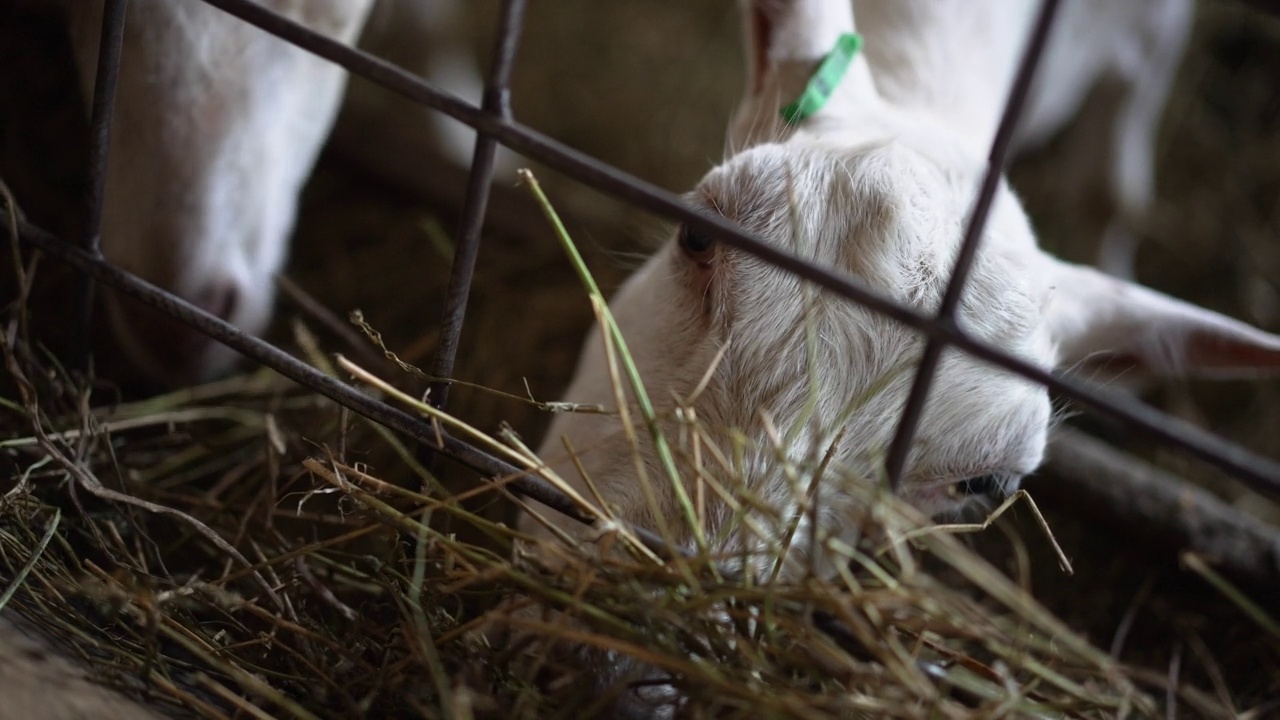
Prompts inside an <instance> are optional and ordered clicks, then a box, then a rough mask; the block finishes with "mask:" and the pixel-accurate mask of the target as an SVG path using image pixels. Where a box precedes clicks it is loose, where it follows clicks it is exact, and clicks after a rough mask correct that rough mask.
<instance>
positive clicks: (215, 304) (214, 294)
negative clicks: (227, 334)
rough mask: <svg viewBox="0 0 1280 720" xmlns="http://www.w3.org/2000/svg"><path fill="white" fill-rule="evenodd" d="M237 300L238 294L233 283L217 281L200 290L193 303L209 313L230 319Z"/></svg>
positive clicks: (233, 313) (238, 300)
mask: <svg viewBox="0 0 1280 720" xmlns="http://www.w3.org/2000/svg"><path fill="white" fill-rule="evenodd" d="M239 302H240V294H239V292H238V291H237V290H236V286H235V285H232V284H222V283H218V284H215V285H212V286H210V287H208V288H206V289H205V290H204V291H203V292H201V293H200V296H199V297H198V298H196V303H195V304H196V306H197V307H199V308H200V309H201V310H204V311H205V312H208V313H209V314H211V315H215V316H217V317H219V318H221V319H223V320H231V318H232V317H233V316H234V315H235V312H236V306H237V305H238V304H239Z"/></svg>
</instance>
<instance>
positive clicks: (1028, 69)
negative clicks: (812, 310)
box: [885, 0, 1058, 493]
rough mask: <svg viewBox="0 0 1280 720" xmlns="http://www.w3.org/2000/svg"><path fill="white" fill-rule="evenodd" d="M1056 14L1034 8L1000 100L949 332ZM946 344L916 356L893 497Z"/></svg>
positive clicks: (891, 467) (1048, 6) (943, 315)
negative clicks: (1017, 60) (1006, 96)
mask: <svg viewBox="0 0 1280 720" xmlns="http://www.w3.org/2000/svg"><path fill="white" fill-rule="evenodd" d="M1057 11H1058V0H1044V1H1043V2H1042V3H1041V5H1040V12H1039V14H1038V15H1037V16H1036V22H1035V26H1034V29H1033V30H1032V33H1031V41H1030V42H1029V43H1028V44H1027V48H1026V50H1025V51H1023V55H1022V61H1021V62H1020V63H1019V65H1018V74H1017V76H1016V77H1015V78H1014V81H1013V88H1012V89H1011V90H1010V92H1009V99H1008V101H1007V102H1005V106H1004V114H1003V115H1002V116H1001V117H1000V125H999V127H998V129H997V130H996V137H995V141H994V142H993V143H992V144H991V153H990V155H988V157H987V171H986V174H985V175H984V176H983V178H982V185H981V187H980V189H979V190H978V197H977V199H976V200H975V201H974V205H973V214H972V215H971V216H970V217H969V225H968V227H966V228H965V234H964V239H963V240H962V241H961V244H960V252H959V253H958V254H957V255H956V262H955V267H954V268H953V269H952V271H951V279H950V280H949V281H948V282H947V290H946V293H945V294H944V295H943V297H942V305H941V307H939V308H938V315H937V317H938V322H940V323H943V324H946V325H950V326H951V327H953V328H954V327H955V324H956V312H957V310H958V309H959V307H960V298H961V296H962V295H963V294H964V286H965V282H966V281H967V280H968V279H969V270H970V269H971V268H972V267H973V259H974V257H976V256H977V252H978V246H979V245H980V244H981V242H982V231H983V230H984V229H985V227H986V224H987V215H988V214H989V213H990V211H991V204H992V202H993V201H994V200H995V194H996V188H997V187H999V184H1000V179H1001V177H1002V176H1003V173H1004V168H1005V164H1006V163H1007V162H1008V157H1009V145H1010V143H1011V142H1012V141H1013V132H1014V130H1015V129H1016V128H1017V125H1018V118H1019V116H1020V115H1021V114H1022V107H1023V105H1025V104H1026V100H1027V95H1028V93H1029V92H1030V90H1031V81H1032V80H1033V79H1034V78H1035V73H1036V68H1037V67H1038V66H1039V64H1040V57H1041V56H1042V55H1043V54H1044V48H1045V44H1046V42H1047V41H1048V39H1049V31H1050V30H1051V29H1052V28H1053V19H1054V17H1055V16H1056V14H1057ZM946 346H947V342H946V341H945V340H943V339H940V338H937V337H930V338H929V340H928V342H927V343H926V344H925V348H924V354H923V355H922V356H921V358H920V367H919V369H918V370H917V371H916V378H915V382H914V383H913V384H912V386H911V394H910V395H908V396H907V404H906V407H904V408H903V411H902V418H901V420H900V421H899V422H898V430H897V432H896V434H895V435H894V438H893V444H892V445H890V446H889V454H888V457H887V458H886V459H885V473H886V474H887V475H888V477H889V486H890V487H891V488H892V489H893V491H894V492H895V493H896V492H897V491H898V487H899V486H900V485H901V483H902V471H903V469H904V468H905V467H906V463H907V455H908V454H909V453H910V451H911V443H912V441H913V440H914V439H915V434H916V429H917V428H918V427H919V425H920V416H921V415H922V414H923V413H924V406H925V402H926V401H927V400H928V397H929V388H930V387H931V386H932V385H933V379H934V377H935V376H936V375H937V370H938V361H939V359H941V357H942V351H943V350H944V349H946Z"/></svg>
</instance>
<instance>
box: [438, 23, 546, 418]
mask: <svg viewBox="0 0 1280 720" xmlns="http://www.w3.org/2000/svg"><path fill="white" fill-rule="evenodd" d="M525 4H526V2H525V0H504V2H503V7H502V20H501V23H500V24H499V27H498V39H497V40H496V41H495V43H494V47H493V57H492V59H491V61H490V67H489V77H488V80H487V82H486V83H485V89H484V100H483V102H482V104H481V106H480V107H481V109H482V110H483V111H484V112H486V113H489V114H491V115H496V116H498V117H501V118H504V119H507V120H510V119H511V89H510V88H511V70H512V68H513V67H514V65H515V59H516V50H517V48H518V46H519V44H520V30H521V28H522V26H523V25H524V9H525ZM497 151H498V142H497V140H495V139H494V138H493V136H492V135H491V134H489V133H486V132H485V131H483V130H481V131H480V132H479V134H478V135H477V136H476V148H475V155H474V156H473V157H472V159H471V172H470V174H469V175H468V176H467V196H466V199H465V200H464V201H463V205H462V220H461V222H460V223H459V227H458V240H457V242H456V243H455V246H454V252H453V267H452V269H451V270H450V273H449V288H448V291H447V295H446V297H445V302H444V315H443V317H442V318H441V320H440V341H439V344H438V345H437V347H436V356H435V362H434V364H433V365H432V367H431V374H432V375H433V376H434V377H435V378H436V379H435V380H434V381H432V383H431V389H430V394H429V395H428V400H429V401H430V402H431V404H432V405H434V406H436V407H438V408H442V409H443V408H444V407H445V405H446V404H447V403H448V400H449V385H450V379H451V378H452V377H453V365H454V361H455V359H456V358H457V356H458V343H459V341H460V338H461V336H462V324H463V322H464V321H465V320H466V314H467V300H468V299H469V298H470V296H471V279H472V278H473V277H474V276H475V270H476V257H477V255H479V252H480V233H481V231H482V230H483V229H484V215H485V208H486V207H487V205H488V203H489V186H490V185H491V184H492V183H493V172H494V159H495V157H496V156H497Z"/></svg>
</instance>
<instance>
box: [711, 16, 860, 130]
mask: <svg viewBox="0 0 1280 720" xmlns="http://www.w3.org/2000/svg"><path fill="white" fill-rule="evenodd" d="M740 5H741V9H742V21H743V30H744V40H745V45H746V52H745V56H746V63H747V67H746V77H747V88H746V92H745V93H744V96H743V99H742V105H741V106H740V107H739V109H738V114H737V116H736V117H735V119H734V122H733V125H732V127H731V128H730V133H729V141H730V143H731V145H732V146H733V147H732V149H733V150H734V151H735V152H736V151H741V150H743V149H745V148H748V147H751V146H752V145H756V144H759V143H761V142H766V141H769V140H781V139H783V138H784V137H785V136H786V135H787V134H788V133H789V131H790V130H791V129H792V126H788V125H787V124H786V123H784V122H782V120H781V117H780V115H779V112H780V110H781V109H782V107H783V106H784V105H786V104H787V103H789V102H791V101H793V100H795V99H796V98H797V97H798V96H799V95H800V93H801V91H803V89H804V87H805V84H806V83H807V82H808V81H809V78H810V77H811V76H812V74H813V72H814V70H815V69H816V68H817V67H818V64H819V63H820V62H821V61H822V59H823V58H824V57H826V55H827V53H829V52H831V50H832V48H834V47H835V46H836V40H837V39H839V37H840V36H841V35H842V34H844V33H852V32H854V20H853V3H852V2H851V0H741V3H740ZM859 99H860V100H861V101H862V103H863V104H864V105H865V103H866V102H868V101H869V100H870V99H878V96H876V94H875V86H874V84H873V83H872V81H871V69H870V67H869V66H868V65H867V60H866V57H865V56H864V55H863V54H862V53H857V54H855V55H854V57H853V61H852V62H851V64H850V66H849V69H848V70H847V71H846V73H845V76H844V78H843V79H842V80H841V82H840V85H839V86H838V87H837V88H835V91H834V93H833V95H832V97H831V100H830V101H829V102H828V104H827V106H826V107H825V108H824V109H823V110H822V111H820V112H819V113H817V114H815V115H814V117H815V118H816V117H821V116H839V115H840V114H841V111H842V109H847V108H850V107H855V106H856V105H857V101H858V100H859Z"/></svg>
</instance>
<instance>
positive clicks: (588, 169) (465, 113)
mask: <svg viewBox="0 0 1280 720" xmlns="http://www.w3.org/2000/svg"><path fill="white" fill-rule="evenodd" d="M200 1H201V2H206V3H208V4H210V5H213V6H215V7H218V8H220V9H222V10H224V11H226V12H228V13H231V14H232V15H235V16H236V17H239V18H241V19H242V20H245V21H246V22H249V23H251V24H253V25H256V26H258V27H259V28H262V29H263V30H265V31H267V32H269V33H271V34H273V35H276V36H277V37H280V38H282V39H284V40H287V41H289V42H290V43H293V44H294V45H297V46H299V47H301V48H303V49H305V50H307V51H309V52H311V53H314V54H316V55H318V56H320V57H323V58H325V59H327V60H329V61H331V62H334V63H336V64H338V65H341V66H342V67H344V68H346V69H347V70H348V71H350V72H353V73H357V74H359V75H361V76H362V77H364V78H366V79H368V80H369V81H371V82H374V83H377V84H379V85H382V86H383V87H385V88H387V89H389V90H391V91H393V92H396V93H398V94H400V95H403V96H405V97H407V98H409V99H411V100H414V101H416V102H418V103H420V104H422V105H425V106H427V107H431V108H434V109H436V110H439V111H441V112H443V113H445V114H446V115H448V116H450V117H452V118H454V119H456V120H459V121H461V122H463V123H465V124H467V125H469V126H471V127H473V128H476V129H477V130H480V131H482V132H485V133H488V134H490V135H492V136H493V137H494V138H496V139H498V140H499V141H500V142H501V143H502V144H503V145H506V146H507V147H509V148H512V149H513V150H515V151H517V152H520V153H522V154H524V155H525V156H527V157H529V158H532V159H534V160H537V161H539V162H541V163H543V164H545V165H546V166H547V167H550V168H552V169H554V170H557V171H559V172H563V173H565V174H566V175H569V176H571V177H573V178H575V179H577V180H579V181H580V182H583V183H586V184H589V185H591V186H592V187H593V188H594V189H596V190H597V191H600V192H605V193H607V194H610V195H613V196H614V197H617V198H619V199H621V200H624V201H627V202H630V203H632V204H634V205H637V206H639V207H643V208H646V209H648V210H651V211H653V212H656V213H659V214H661V215H664V216H666V217H669V218H672V219H675V220H678V221H681V222H684V223H687V224H688V225H689V226H690V227H693V228H694V229H696V230H700V231H702V232H705V233H708V234H710V235H711V236H712V237H715V238H716V239H718V240H720V241H722V242H724V243H725V244H726V245H729V246H731V247H734V248H737V249H740V250H742V251H744V252H748V253H751V254H752V255H755V256H756V257H758V258H760V259H761V260H764V261H765V262H768V263H771V264H773V265H775V266H777V267H779V268H782V269H784V270H787V271H789V272H792V273H794V274H796V275H797V276H798V277H801V278H803V279H805V280H808V281H810V282H813V283H815V284H817V285H819V286H821V287H823V288H825V289H827V290H829V291H831V292H834V293H836V294H838V295H840V296H842V297H845V298H848V299H849V300H852V301H854V302H857V303H859V304H860V305H862V306H864V307H866V308H868V309H870V310H873V311H875V312H878V313H881V314H883V315H885V316H886V317H890V318H892V319H894V320H896V321H898V322H901V323H903V324H904V325H907V326H909V327H913V328H916V329H918V330H921V331H922V332H924V333H925V334H926V335H927V337H928V338H929V339H931V340H946V341H948V342H949V343H950V344H952V345H954V346H955V347H957V348H959V349H961V350H964V351H965V352H968V353H970V354H972V355H974V356H975V357H978V358H981V359H982V360H985V361H987V362H989V363H991V364H993V365H996V366H997V367H1000V368H1003V369H1005V370H1009V371H1011V372H1014V373H1017V374H1018V375H1021V376H1023V377H1025V378H1028V379H1030V380H1032V381H1035V382H1038V383H1040V384H1042V385H1045V386H1047V387H1049V388H1050V389H1053V390H1055V391H1057V392H1059V393H1061V394H1062V395H1063V396H1065V397H1067V398H1069V399H1071V400H1073V401H1076V402H1077V403H1079V404H1080V405H1082V406H1084V407H1087V408H1090V409H1091V410H1094V411H1097V412H1100V413H1103V414H1104V415H1108V416H1110V417H1114V418H1117V419H1119V420H1121V421H1122V422H1125V423H1126V424H1128V425H1129V426H1131V427H1133V428H1137V429H1139V430H1141V431H1143V432H1146V433H1148V434H1150V435H1152V436H1154V437H1156V438H1159V439H1161V440H1163V441H1165V442H1168V443H1170V444H1171V445H1173V446H1175V447H1178V448H1181V449H1182V450H1184V451H1185V452H1187V453H1188V454H1190V455H1192V456H1194V457H1197V458H1199V459H1201V460H1203V461H1205V462H1207V463H1209V464H1210V465H1213V466H1215V467H1218V468H1220V469H1222V470H1224V471H1226V472H1228V473H1230V474H1231V475H1233V476H1235V477H1237V478H1239V479H1240V480H1241V481H1243V482H1245V483H1246V484H1247V485H1249V486H1250V487H1252V488H1254V489H1255V490H1257V491H1258V492H1261V493H1264V494H1266V495H1269V496H1270V497H1274V498H1280V463H1278V462H1276V461H1274V460H1270V459H1268V458H1265V457H1262V456H1260V455H1258V454H1257V453H1253V452H1250V451H1249V450H1246V449H1245V448H1243V447H1240V446H1239V445H1235V444H1234V443H1231V442H1228V441H1226V440H1223V439H1222V438H1220V437H1218V436H1216V435H1214V434H1213V433H1210V432H1207V431H1205V430H1202V429H1200V428H1197V427H1195V426H1193V425H1190V424H1188V423H1186V422H1183V421H1181V420H1178V419H1176V418H1172V417H1170V416H1168V415H1165V414H1163V413H1160V412H1158V411H1156V410H1154V409H1152V408H1151V407H1149V406H1147V405H1144V404H1142V403H1140V402H1138V401H1137V400H1134V399H1133V398H1131V397H1128V396H1124V395H1120V394H1119V393H1115V392H1113V391H1107V390H1105V389H1102V388H1098V387H1096V386H1092V385H1087V384H1085V383H1082V382H1080V381H1077V380H1074V379H1069V378H1065V377H1060V376H1057V375H1055V374H1053V373H1052V372H1050V371H1047V370H1045V369H1043V368H1041V367H1039V366H1036V365H1032V364H1031V363H1028V362H1027V361H1025V360H1023V359H1021V358H1017V357H1014V356H1012V355H1009V354H1008V353H1005V352H1003V351H1001V350H999V349H996V348H992V347H989V346H987V345H986V344H985V343H983V342H981V341H979V340H976V339H974V338H971V337H969V336H968V335H967V334H965V333H964V332H963V331H962V330H961V329H959V328H957V327H954V325H953V324H948V323H942V322H939V321H937V320H936V319H935V318H932V317H928V316H925V315H923V314H921V313H919V312H917V311H915V310H913V309H912V308H909V307H905V306H903V305H900V304H898V303H897V302H895V301H893V300H890V299H887V298H884V297H881V296H880V295H878V294H877V293H875V292H873V291H871V290H869V289H867V288H866V287H865V286H864V285H862V284H861V283H859V282H857V281H856V280H854V279H852V278H850V277H848V276H845V275H841V274H838V273H835V272H832V271H831V270H829V269H827V268H823V267H819V266H816V265H814V264H813V263H811V262H808V261H806V260H804V259H802V258H800V257H798V256H796V255H793V254H791V253H788V252H785V251H783V250H780V249H778V248H776V247H773V246H771V245H769V244H767V243H765V242H763V241H761V240H760V239H759V238H756V237H755V236H753V235H750V234H748V233H746V232H745V231H743V230H742V229H741V228H739V227H738V226H737V225H735V224H733V223H731V222H729V221H728V220H726V219H724V218H722V217H716V216H712V215H709V214H705V213H703V212H700V211H697V210H693V209H691V208H689V207H688V206H686V205H685V204H684V203H683V201H682V200H681V198H680V197H679V196H677V195H675V194H673V193H670V192H667V191H665V190H663V189H661V188H658V187H657V186H655V185H653V184H651V183H647V182H645V181H643V180H641V179H639V178H636V177H634V176H632V175H629V174H627V173H624V172H622V171H621V170H618V169H616V168H613V167H611V166H609V165H606V164H604V163H601V162H600V161H598V160H596V159H594V158H592V157H590V156H589V155H586V154H584V153H582V152H579V151H577V150H575V149H573V148H571V147H568V146H567V145H564V144H563V143H560V142H557V141H555V140H553V139H551V138H549V137H547V136H546V135H543V134H541V133H539V132H537V131H534V130H531V129H529V128H527V127H525V126H523V125H520V124H519V123H517V122H515V121H514V120H511V119H509V118H503V117H496V116H493V115H487V114H485V113H484V112H483V111H481V110H480V109H478V108H476V107H474V106H471V105H468V104H467V103H465V102H463V101H462V100H459V99H458V98H456V97H454V96H453V95H450V94H448V93H445V92H441V91H439V90H437V89H435V88H433V87H431V86H430V85H429V84H427V83H426V82H424V81H423V80H422V79H421V78H418V77H416V76H414V75H413V74H412V73H409V72H406V71H405V70H403V69H401V68H398V67H395V66H394V65H391V64H389V63H387V62H384V61H382V60H380V59H378V58H375V57H372V56H370V55H368V54H366V53H362V52H360V51H359V50H356V49H354V48H350V47H348V46H346V45H343V44H341V43H339V42H336V41H333V40H331V39H329V38H327V37H325V36H323V35H320V34H319V33H316V32H313V31H311V30H310V29H308V28H306V27H303V26H301V25H299V24H297V23H294V22H292V21H290V20H288V19H286V18H283V17H280V16H279V15H276V14H274V13H272V12H270V11H269V10H266V9H264V8H262V7H261V6H259V5H257V4H255V3H253V2H251V1H250V0H200Z"/></svg>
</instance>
